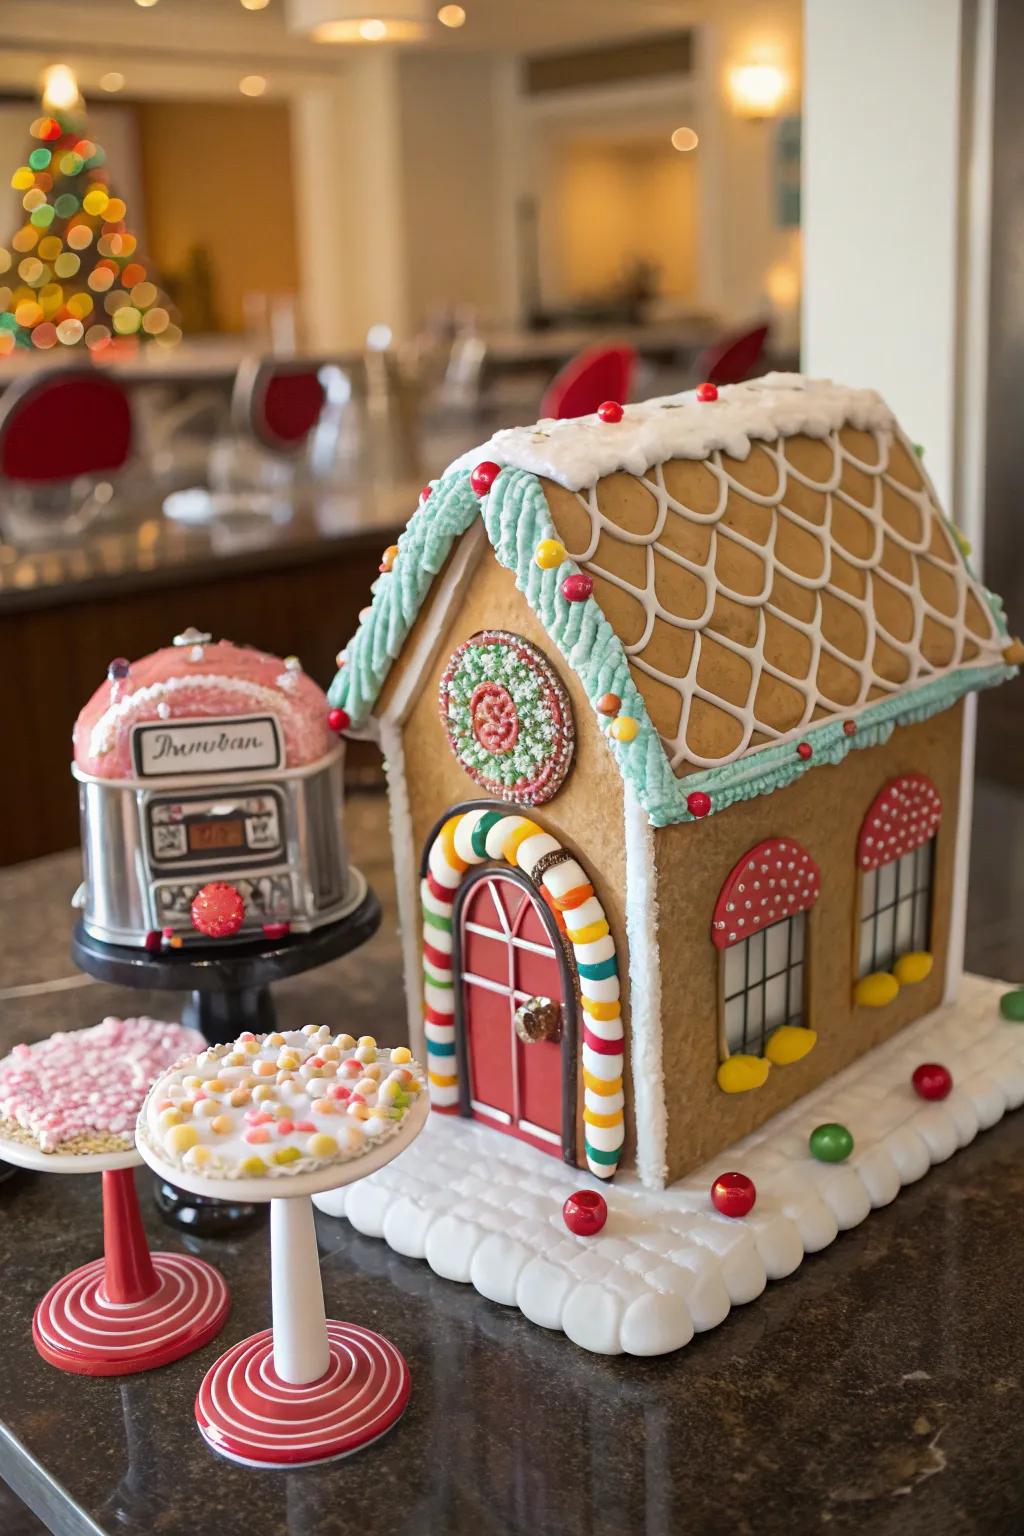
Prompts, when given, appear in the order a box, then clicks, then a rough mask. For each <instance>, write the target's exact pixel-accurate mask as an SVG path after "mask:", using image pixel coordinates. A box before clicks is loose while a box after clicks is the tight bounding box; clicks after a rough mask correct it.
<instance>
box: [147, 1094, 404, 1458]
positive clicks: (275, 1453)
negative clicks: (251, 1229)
mask: <svg viewBox="0 0 1024 1536" xmlns="http://www.w3.org/2000/svg"><path fill="white" fill-rule="evenodd" d="M429 1107H430V1106H429V1103H428V1101H427V1095H426V1094H425V1093H423V1094H421V1096H420V1098H419V1099H417V1101H416V1103H415V1104H413V1106H412V1107H411V1108H410V1110H409V1112H408V1114H407V1116H406V1118H405V1121H404V1122H403V1124H402V1130H401V1134H399V1135H396V1136H393V1137H391V1138H389V1139H388V1140H387V1141H386V1142H384V1143H382V1144H381V1145H380V1146H377V1147H375V1146H372V1145H371V1149H370V1150H369V1151H368V1152H366V1153H365V1154H364V1155H363V1156H361V1157H358V1158H354V1159H352V1160H350V1161H348V1162H341V1163H337V1164H334V1165H329V1166H328V1167H326V1168H322V1169H319V1170H318V1171H316V1172H315V1173H308V1174H295V1175H292V1176H290V1177H289V1176H279V1177H277V1178H275V1179H272V1180H271V1179H266V1180H259V1179H230V1180H229V1179H221V1180H214V1179H207V1178H202V1177H200V1176H198V1175H194V1174H186V1173H185V1172H184V1171H183V1170H182V1169H180V1168H174V1167H171V1166H170V1165H169V1164H167V1163H165V1162H164V1161H163V1159H162V1158H161V1157H160V1155H159V1154H158V1153H157V1152H156V1151H155V1150H154V1149H153V1147H152V1146H150V1145H149V1143H148V1142H143V1141H142V1140H141V1139H140V1142H139V1146H140V1150H141V1152H142V1155H143V1156H144V1157H145V1159H146V1161H147V1162H148V1163H149V1165H150V1167H151V1168H152V1169H153V1171H154V1172H155V1173H157V1174H159V1175H161V1176H162V1177H163V1178H167V1179H172V1180H173V1182H174V1183H175V1184H176V1185H178V1187H179V1188H182V1189H185V1190H187V1191H188V1192H189V1193H191V1194H208V1195H213V1196H214V1197H215V1198H217V1199H230V1200H243V1201H250V1200H269V1201H270V1255H271V1306H272V1317H273V1327H272V1328H268V1329H265V1330H264V1331H263V1332H262V1333H254V1334H252V1335H251V1336H250V1337H249V1338H247V1339H243V1340H242V1341H241V1343H239V1344H236V1345H235V1346H234V1347H233V1348H232V1349H229V1350H228V1351H227V1353H226V1354H223V1355H221V1357H220V1359H219V1360H217V1361H216V1362H215V1364H214V1365H212V1366H211V1367H210V1369H209V1370H208V1371H207V1373H206V1376H205V1377H204V1378H203V1382H202V1385H201V1386H200V1388H199V1394H198V1396H197V1398H196V1420H197V1422H198V1424H199V1428H200V1431H201V1432H202V1435H203V1437H204V1439H205V1440H206V1442H207V1444H208V1445H209V1446H211V1447H212V1449H213V1450H215V1451H217V1452H218V1454H219V1455H221V1456H226V1457H228V1458H229V1459H230V1460H231V1461H237V1462H241V1463H242V1464H243V1465H244V1466H252V1467H278V1468H289V1467H296V1466H313V1465H316V1464H318V1463H320V1462H324V1461H335V1460H337V1459H338V1458H339V1457H341V1456H348V1455H350V1454H351V1453H352V1452H353V1451H358V1450H360V1449H362V1447H363V1446H366V1445H370V1444H372V1442H373V1441H374V1440H378V1439H379V1438H380V1436H381V1435H383V1434H385V1433H386V1432H387V1431H388V1430H389V1429H390V1428H391V1426H392V1425H393V1424H395V1423H396V1422H397V1420H398V1419H400V1418H401V1416H402V1414H403V1412H404V1411H405V1405H406V1403H407V1402H408V1401H409V1390H410V1381H409V1367H408V1365H407V1364H406V1362H405V1358H404V1356H403V1355H402V1354H400V1352H399V1351H398V1350H397V1349H396V1348H395V1346H394V1345H393V1344H392V1343H390V1342H389V1341H388V1340H387V1339H385V1338H382V1337H381V1335H380V1334H379V1333H374V1332H372V1330H371V1329H369V1328H363V1327H360V1326H359V1325H358V1324H356V1323H340V1322H333V1321H328V1320H327V1319H326V1317H325V1313H324V1293H323V1285H322V1283H321V1279H320V1258H319V1255H318V1253H317V1246H316V1231H315V1229H314V1226H313V1205H312V1201H311V1199H310V1196H311V1195H315V1194H321V1193H322V1192H323V1191H324V1190H327V1189H337V1188H339V1187H340V1186H341V1185H344V1184H351V1183H353V1182H354V1181H355V1180H356V1179H361V1178H363V1177H365V1176H366V1175H367V1174H370V1173H375V1172H376V1171H377V1169H378V1168H383V1167H384V1165H385V1164H386V1163H389V1162H390V1161H391V1160H392V1158H394V1157H397V1156H398V1154H399V1152H402V1151H404V1150H405V1148H406V1147H407V1146H408V1145H409V1143H410V1141H411V1140H412V1139H413V1138H414V1137H415V1136H417V1135H418V1134H419V1132H420V1131H421V1130H422V1129H423V1125H424V1123H425V1121H426V1118H427V1114H428V1112H429Z"/></svg>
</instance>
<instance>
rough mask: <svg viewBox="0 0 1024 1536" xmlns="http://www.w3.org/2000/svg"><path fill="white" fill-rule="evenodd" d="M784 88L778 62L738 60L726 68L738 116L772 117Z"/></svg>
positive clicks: (780, 101)
mask: <svg viewBox="0 0 1024 1536" xmlns="http://www.w3.org/2000/svg"><path fill="white" fill-rule="evenodd" d="M785 91H786V76H785V75H784V74H783V72H782V70H781V69H780V68H779V67H778V65H777V64H740V65H738V66H737V67H736V68H735V69H733V70H730V72H729V94H730V95H731V97H732V104H733V107H734V108H735V110H736V111H737V112H738V113H739V115H740V116H741V117H751V118H764V117H774V116H775V115H776V113H777V112H778V110H779V107H780V106H781V104H782V98H783V96H784V95H785Z"/></svg>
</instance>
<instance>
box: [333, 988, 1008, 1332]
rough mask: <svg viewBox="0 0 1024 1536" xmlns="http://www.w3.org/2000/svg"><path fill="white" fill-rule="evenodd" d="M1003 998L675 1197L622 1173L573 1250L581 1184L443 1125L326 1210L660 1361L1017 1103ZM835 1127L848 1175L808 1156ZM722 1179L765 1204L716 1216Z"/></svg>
mask: <svg viewBox="0 0 1024 1536" xmlns="http://www.w3.org/2000/svg"><path fill="white" fill-rule="evenodd" d="M1005 990H1006V986H1005V984H1003V983H1001V982H996V981H987V980H982V979H981V978H979V977H975V976H966V977H964V979H963V982H962V984H961V989H960V995H959V998H958V1000H957V1001H956V1002H955V1003H953V1004H948V1005H946V1006H945V1007H943V1008H940V1009H938V1010H937V1011H936V1012H934V1013H931V1014H929V1015H927V1016H926V1017H925V1018H924V1019H921V1020H920V1021H918V1023H916V1024H913V1025H911V1026H910V1027H909V1028H908V1029H906V1030H903V1031H902V1032H901V1033H900V1034H899V1035H897V1036H896V1037H895V1038H894V1039H893V1040H891V1041H889V1042H888V1043H887V1044H886V1045H883V1046H879V1047H878V1048H877V1049H876V1050H874V1051H872V1052H870V1053H869V1054H868V1055H867V1056H864V1057H862V1058H861V1059H860V1060H859V1061H857V1062H855V1063H854V1064H853V1066H851V1067H848V1068H847V1069H846V1071H845V1072H842V1073H840V1074H839V1075H838V1076H837V1077H834V1078H831V1079H830V1080H829V1081H828V1082H827V1083H824V1084H823V1085H822V1086H821V1087H820V1088H818V1089H816V1090H815V1091H814V1092H813V1093H810V1094H807V1095H806V1096H805V1097H804V1098H802V1099H800V1100H799V1101H798V1102H797V1103H796V1104H795V1105H793V1106H792V1107H791V1108H790V1109H788V1110H786V1111H784V1112H783V1113H782V1114H780V1115H777V1116H776V1117H775V1118H774V1119H773V1120H770V1121H769V1122H768V1123H767V1124H765V1125H764V1126H762V1127H761V1128H760V1129H759V1130H758V1131H757V1132H755V1134H754V1135H752V1136H749V1137H747V1138H746V1140H744V1141H741V1142H738V1143H736V1144H735V1145H734V1146H732V1147H730V1148H729V1149H728V1150H727V1151H725V1152H723V1153H722V1154H721V1156H719V1157H716V1158H715V1160H714V1162H713V1164H709V1165H708V1166H707V1167H705V1168H703V1169H701V1170H699V1171H698V1172H696V1173H694V1174H692V1175H691V1176H690V1177H689V1178H687V1179H684V1180H682V1181H681V1182H680V1183H678V1184H674V1185H672V1186H671V1187H670V1188H669V1189H666V1190H664V1191H661V1192H651V1191H648V1190H645V1189H643V1187H642V1186H641V1185H640V1183H639V1180H638V1179H637V1178H636V1177H635V1175H630V1174H620V1175H619V1177H618V1178H617V1179H616V1182H615V1184H614V1185H612V1186H604V1187H603V1192H604V1195H605V1198H606V1199H607V1201H608V1211H609V1216H608V1223H607V1225H606V1227H605V1228H604V1230H603V1231H602V1232H601V1233H600V1234H599V1235H598V1236H597V1237H595V1238H589V1239H585V1238H577V1237H573V1236H572V1235H571V1234H570V1233H569V1232H568V1230H567V1229H566V1227H565V1225H564V1223H563V1221H562V1217H561V1206H562V1202H563V1201H564V1200H565V1197H566V1196H567V1195H568V1194H570V1193H571V1192H572V1191H573V1190H574V1189H576V1188H579V1187H580V1185H581V1183H585V1182H587V1176H586V1175H585V1174H581V1173H580V1172H579V1171H578V1170H574V1169H570V1168H567V1167H565V1166H564V1165H563V1164H561V1163H560V1162H559V1161H558V1160H557V1159H555V1158H553V1157H545V1156H544V1154H543V1153H541V1152H537V1151H536V1150H535V1149H533V1148H531V1147H529V1146H527V1145H526V1144H525V1143H523V1142H520V1141H516V1140H514V1139H513V1138H511V1137H507V1136H502V1135H500V1134H498V1133H496V1132H494V1131H492V1130H489V1129H487V1128H486V1127H483V1126H480V1125H479V1124H477V1123H476V1122H474V1121H470V1120H458V1119H453V1118H451V1117H449V1116H444V1115H432V1116H431V1117H430V1120H429V1122H428V1124H427V1127H426V1129H425V1130H424V1132H423V1134H422V1135H421V1136H420V1137H419V1139H418V1141H417V1143H416V1145H415V1146H414V1147H412V1148H410V1149H409V1151H407V1152H405V1153H403V1154H402V1155H401V1156H400V1157H398V1158H396V1159H395V1161H394V1162H393V1163H391V1164H390V1165H389V1166H388V1167H387V1168H385V1169H382V1170H381V1172H380V1173H377V1174H373V1175H371V1176H370V1177H368V1178H366V1179H363V1180H361V1181H360V1182H359V1183H357V1184H353V1185H351V1186H350V1187H349V1188H348V1189H344V1190H337V1191H332V1192H329V1193H327V1194H323V1195H318V1196H316V1197H315V1204H316V1205H317V1206H318V1207H319V1208H320V1209H321V1210H322V1211H326V1212H328V1213H329V1214H331V1215H335V1216H340V1215H345V1216H347V1217H348V1219H349V1221H350V1222H351V1223H352V1225H353V1226H354V1227H355V1228H356V1229H357V1230H358V1231H359V1232H362V1233H364V1234H365V1235H366V1236H370V1237H383V1238H384V1239H385V1241H386V1242H387V1243H388V1244H389V1245H390V1247H391V1248H393V1249H394V1250H395V1252H396V1253H401V1254H405V1255H407V1256H408V1257H411V1258H420V1259H422V1258H425V1259H426V1261H427V1263H428V1264H429V1265H430V1267H431V1268H432V1269H433V1270H434V1272H435V1273H436V1274H438V1275H440V1276H442V1277H443V1278H445V1279H449V1280H458V1281H462V1282H470V1283H472V1284H473V1285H474V1286H475V1287H476V1289H477V1290H478V1291H479V1292H480V1294H481V1295H482V1296H485V1297H487V1298H488V1299H489V1300H491V1301H496V1302H501V1303H503V1304H504V1305H506V1306H518V1308H519V1310H520V1311H521V1312H522V1313H523V1315H524V1316H525V1317H527V1318H529V1319H530V1320H531V1322H534V1323H537V1324H538V1325H539V1326H541V1327H543V1328H552V1329H559V1328H560V1329H562V1331H563V1332H565V1333H566V1334H567V1335H568V1337H569V1338H570V1339H572V1340H573V1342H574V1343H576V1344H578V1345H580V1346H581V1347H582V1348H583V1349H588V1350H592V1351H594V1352H595V1353H597V1354H609V1355H611V1354H621V1353H625V1354H631V1355H660V1354H667V1353H668V1352H670V1351H672V1350H676V1349H680V1348H681V1347H682V1346H683V1345H684V1344H687V1343H688V1342H689V1340H690V1339H691V1338H692V1336H693V1334H694V1332H702V1331H704V1330H706V1329H709V1328H714V1327H716V1326H717V1324H719V1323H720V1322H722V1321H723V1320H724V1319H725V1318H726V1317H727V1316H728V1313H729V1311H730V1308H731V1307H733V1306H738V1305H740V1304H741V1303H743V1302H748V1301H753V1300H754V1298H755V1297H757V1296H759V1295H760V1294H761V1292H762V1291H763V1290H764V1288H765V1285H766V1284H767V1282H768V1281H769V1280H778V1279H781V1278H782V1277H783V1276H785V1275H789V1274H792V1272H793V1271H794V1270H796V1269H798V1268H799V1266H800V1263H801V1262H802V1260H803V1257H804V1254H805V1253H816V1252H818V1251H819V1250H820V1249H822V1248H825V1247H827V1246H828V1244H829V1243H831V1242H833V1241H834V1240H835V1238H836V1236H837V1235H838V1233H839V1232H841V1231H844V1230H846V1229H847V1228H848V1227H854V1226H857V1225H858V1223H860V1222H861V1221H863V1220H864V1218H865V1217H866V1216H867V1215H868V1213H869V1212H870V1211H871V1210H872V1209H873V1208H876V1207H878V1206H882V1205H888V1204H889V1202H890V1201H892V1200H893V1199H895V1197H896V1195H897V1194H898V1193H899V1191H900V1188H901V1186H902V1185H904V1184H910V1183H913V1182H914V1180H916V1179H920V1178H921V1177H923V1175H924V1174H925V1173H927V1171H928V1169H929V1167H930V1166H931V1165H932V1164H933V1163H939V1162H943V1161H944V1160H945V1159H946V1158H948V1157H951V1156H952V1154H953V1153H954V1152H956V1151H957V1150H958V1149H959V1148H960V1147H964V1146H966V1145H967V1144H968V1143H969V1142H971V1141H973V1139H974V1137H975V1136H976V1135H977V1134H978V1131H979V1130H986V1129H987V1128H988V1127H989V1126H992V1125H994V1124H995V1123H996V1121H998V1120H999V1119H1001V1118H1002V1116H1003V1115H1004V1114H1005V1113H1006V1111H1007V1110H1010V1109H1016V1108H1017V1107H1018V1106H1019V1105H1020V1104H1021V1103H1024V1026H1022V1025H1020V1024H1009V1023H1006V1022H1005V1021H1004V1020H1003V1019H1002V1017H1001V1016H1000V1013H999V998H1000V996H1001V994H1002V993H1003V992H1004V991H1005ZM924 1061H937V1062H941V1063H943V1064H944V1065H945V1066H946V1067H948V1068H949V1070H950V1072H951V1073H952V1075H953V1082H954V1088H953V1092H952V1093H951V1094H950V1096H949V1097H948V1098H947V1099H945V1100H943V1101H941V1102H937V1103H926V1102H924V1101H923V1100H921V1099H919V1098H918V1097H917V1096H916V1094H915V1093H914V1091H913V1089H912V1087H911V1083H910V1078H911V1073H912V1072H913V1070H914V1068H915V1067H916V1066H918V1065H919V1064H920V1063H921V1062H924ZM824 1121H839V1122H840V1123H841V1124H843V1125H846V1126H847V1127H848V1128H849V1130H850V1131H851V1132H852V1133H853V1136H854V1139H855V1143H856V1145H855V1148H854V1152H853V1154H852V1156H851V1157H850V1159H849V1160H848V1161H847V1162H845V1163H819V1162H816V1161H815V1160H814V1158H812V1157H811V1156H810V1154H809V1152H808V1150H807V1138H808V1135H809V1133H810V1132H811V1130H812V1129H813V1128H814V1127H815V1126H816V1125H819V1124H821V1123H822V1122H824ZM727 1169H738V1170H740V1171H742V1172H744V1173H747V1174H749V1176H750V1177H751V1178H752V1179H753V1180H754V1182H755V1184H756V1185H757V1204H756V1206H755V1207H754V1210H753V1212H752V1213H751V1215H750V1216H748V1217H746V1218H744V1219H742V1220H730V1219H729V1218H728V1217H724V1216H719V1215H718V1214H717V1212H716V1211H715V1210H714V1208H713V1207H712V1205H711V1202H710V1199H709V1194H708V1191H709V1188H710V1185H711V1182H712V1180H713V1179H714V1178H715V1176H716V1175H717V1174H719V1173H721V1172H724V1171H725V1170H727ZM591 1183H592V1184H593V1185H596V1184H597V1181H596V1180H592V1181H591Z"/></svg>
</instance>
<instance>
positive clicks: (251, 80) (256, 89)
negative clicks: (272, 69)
mask: <svg viewBox="0 0 1024 1536" xmlns="http://www.w3.org/2000/svg"><path fill="white" fill-rule="evenodd" d="M266 88H267V82H266V80H265V79H264V78H263V76H262V75H243V76H242V78H241V80H239V82H238V89H239V90H240V91H241V93H242V95H243V96H262V95H263V92H264V91H265V90H266Z"/></svg>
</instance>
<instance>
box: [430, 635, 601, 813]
mask: <svg viewBox="0 0 1024 1536" xmlns="http://www.w3.org/2000/svg"><path fill="white" fill-rule="evenodd" d="M438 707H439V710H440V714H441V722H442V724H443V725H444V728H445V730H446V731H447V733H448V740H449V742H450V744H451V749H452V751H453V752H454V753H455V756H456V757H457V758H458V760H459V762H460V763H461V764H462V766H463V768H464V769H465V770H466V772H467V773H468V774H469V776H470V778H471V779H473V780H474V781H475V783H477V784H479V785H480V786H481V788H482V789H485V790H486V791H487V792H488V793H489V794H492V795H494V796H496V797H497V798H498V799H501V800H516V801H519V802H520V803H522V804H524V805H543V804H544V802H545V801H547V800H550V799H551V797H552V796H553V795H554V794H556V793H557V791H558V789H559V788H560V787H561V784H562V782H563V780H564V779H565V776H566V774H567V773H568V771H569V767H570V764H571V763H572V756H573V751H574V748H575V740H576V733H575V728H574V725H573V718H572V709H571V706H570V704H569V696H568V694H567V693H566V691H565V688H564V687H563V686H562V683H561V681H560V679H559V677H558V675H557V674H556V672H555V670H554V668H553V667H552V666H551V664H550V663H549V662H548V660H547V658H546V657H545V656H544V654H543V653H542V652H541V651H539V650H538V649H537V647H536V646H534V645H531V644H530V643H529V641H527V640H523V639H521V638H520V637H519V636H518V635H513V634H509V633H508V632H507V631H505V630H485V631H483V633H481V634H479V635H474V636H473V638H472V639H471V640H467V641H465V643H464V644H462V645H460V646H459V648H458V650H457V651H455V652H454V654H453V655H452V656H451V657H450V659H449V661H448V665H447V667H446V668H445V672H444V676H443V677H442V679H441V687H440V693H439V699H438Z"/></svg>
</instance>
